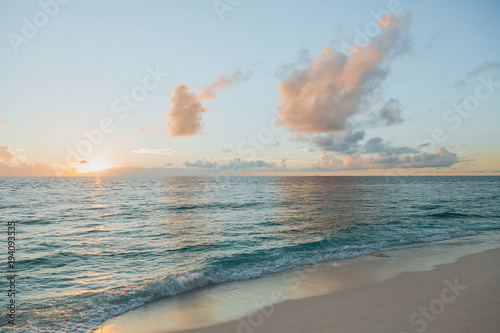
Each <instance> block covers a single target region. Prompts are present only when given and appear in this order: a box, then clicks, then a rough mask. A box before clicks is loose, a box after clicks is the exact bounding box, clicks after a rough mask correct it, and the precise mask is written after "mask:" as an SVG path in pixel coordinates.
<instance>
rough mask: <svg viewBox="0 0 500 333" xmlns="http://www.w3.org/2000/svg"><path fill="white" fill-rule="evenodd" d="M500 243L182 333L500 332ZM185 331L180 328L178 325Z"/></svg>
mask: <svg viewBox="0 0 500 333" xmlns="http://www.w3.org/2000/svg"><path fill="white" fill-rule="evenodd" d="M499 286H500V248H497V249H493V250H487V251H485V252H483V253H480V254H472V255H468V256H465V257H462V258H460V259H459V260H458V261H457V262H455V263H450V264H444V265H440V266H438V267H436V269H434V270H431V271H421V272H406V273H402V274H400V275H398V276H397V277H395V278H392V279H390V280H387V281H384V282H380V283H375V284H371V285H366V286H363V287H359V288H354V289H348V290H341V291H337V292H334V293H330V294H327V295H321V296H315V297H310V298H305V299H299V300H290V301H285V302H283V303H280V304H276V305H273V306H270V307H267V308H264V309H262V310H260V311H258V312H255V313H253V314H252V315H250V316H247V317H244V318H240V319H239V320H234V321H231V322H227V323H222V324H219V325H215V326H211V327H202V328H198V329H192V330H184V331H182V332H183V333H202V332H203V333H221V332H238V333H240V332H245V333H250V332H255V333H259V332H260V333H271V332H273V333H279V332H317V333H319V332H325V333H326V332H370V333H373V332H400V333H403V332H408V333H410V332H429V333H430V332H439V333H443V332H453V333H456V332H477V333H479V332H484V333H493V332H500V319H499V316H500V294H499V293H498V288H499ZM179 332H181V331H179Z"/></svg>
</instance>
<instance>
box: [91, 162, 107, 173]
mask: <svg viewBox="0 0 500 333" xmlns="http://www.w3.org/2000/svg"><path fill="white" fill-rule="evenodd" d="M111 167H112V166H111V165H109V164H106V163H103V162H99V161H91V162H90V163H89V171H101V170H104V169H110V168H111Z"/></svg>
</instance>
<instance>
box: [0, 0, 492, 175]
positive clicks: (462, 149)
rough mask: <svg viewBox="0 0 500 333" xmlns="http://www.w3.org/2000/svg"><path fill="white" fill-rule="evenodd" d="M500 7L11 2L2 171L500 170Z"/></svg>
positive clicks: (4, 26) (5, 40)
mask: <svg viewBox="0 0 500 333" xmlns="http://www.w3.org/2000/svg"><path fill="white" fill-rule="evenodd" d="M499 14H500V3H499V2H497V1H476V2H471V1H461V0H459V1H451V0H449V1H439V2H436V1H426V0H420V1H415V0H413V1H412V0H399V1H398V0H390V1H386V0H384V1H347V0H346V1H344V0H338V1H334V0H329V1H327V0H315V1H297V0H273V1H268V0H215V1H214V0H206V1H205V0H196V1H194V0H182V1H181V0H177V1H159V0H158V1H120V2H118V1H115V2H112V1H107V2H102V1H93V0H91V1H78V0H72V1H68V0H40V1H6V0H0V36H3V37H2V38H1V39H0V73H1V75H0V100H1V104H0V176H88V175H103V176H140V175H172V176H183V175H212V176H218V175H389V176H392V175H498V174H500V151H499V148H498V144H499V142H500V131H498V124H499V123H500V112H498V111H499V108H500V44H499V43H498V36H500V23H499V22H498V17H499Z"/></svg>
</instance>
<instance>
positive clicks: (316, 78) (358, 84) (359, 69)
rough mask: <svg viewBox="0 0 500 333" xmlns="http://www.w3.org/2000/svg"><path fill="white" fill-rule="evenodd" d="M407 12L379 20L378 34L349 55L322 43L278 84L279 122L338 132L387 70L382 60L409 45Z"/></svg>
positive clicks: (298, 129)
mask: <svg viewBox="0 0 500 333" xmlns="http://www.w3.org/2000/svg"><path fill="white" fill-rule="evenodd" d="M410 20H411V16H410V15H405V16H403V17H401V18H395V17H393V16H389V17H385V18H382V19H381V22H380V23H379V26H380V27H381V30H382V31H381V33H380V35H379V36H377V37H376V38H374V39H373V40H372V41H371V42H370V43H368V44H367V45H366V46H359V45H358V46H356V47H355V49H354V52H353V55H352V56H351V57H349V56H347V55H346V54H344V53H342V52H339V51H336V50H333V49H331V48H330V47H328V46H325V47H324V48H323V50H322V52H321V53H320V54H319V55H318V56H317V57H316V58H315V59H313V60H312V61H311V63H310V64H309V66H308V67H305V68H303V69H300V70H295V71H293V72H292V73H291V74H290V75H289V76H288V77H287V78H286V79H284V80H283V81H282V82H281V83H280V86H279V94H280V98H281V102H282V105H281V106H279V107H278V108H277V111H278V116H279V119H280V122H281V125H283V126H287V127H289V128H290V130H292V131H294V132H298V133H306V134H314V133H328V132H333V131H342V130H344V129H346V124H347V121H348V119H349V118H351V117H352V116H354V115H355V114H358V113H360V111H361V110H363V108H364V107H365V106H367V105H369V104H370V101H371V99H372V97H373V94H374V92H375V91H376V90H377V89H379V88H380V86H381V84H382V82H384V80H385V79H386V77H387V75H388V74H389V69H388V68H387V66H386V64H387V63H388V62H389V61H390V60H392V59H393V58H395V57H396V56H399V55H400V54H402V53H404V52H405V51H407V50H409V48H410V39H409V37H408V27H409V23H410Z"/></svg>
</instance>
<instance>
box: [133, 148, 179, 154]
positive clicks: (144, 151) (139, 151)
mask: <svg viewBox="0 0 500 333" xmlns="http://www.w3.org/2000/svg"><path fill="white" fill-rule="evenodd" d="M132 152H133V153H136V154H155V155H170V154H172V153H175V150H173V149H169V148H156V149H148V148H141V149H134V150H132Z"/></svg>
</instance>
